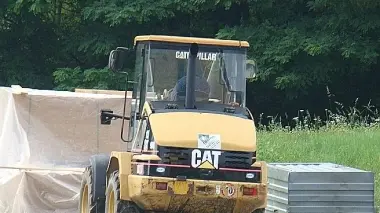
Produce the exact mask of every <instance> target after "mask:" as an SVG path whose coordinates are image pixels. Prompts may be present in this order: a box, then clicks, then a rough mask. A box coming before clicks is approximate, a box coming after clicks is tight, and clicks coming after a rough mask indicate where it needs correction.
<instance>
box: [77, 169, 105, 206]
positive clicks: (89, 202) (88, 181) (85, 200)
mask: <svg viewBox="0 0 380 213" xmlns="http://www.w3.org/2000/svg"><path fill="white" fill-rule="evenodd" d="M93 180H94V178H93V174H92V169H91V167H90V166H88V167H87V168H86V170H85V171H84V173H83V178H82V183H81V189H80V196H79V210H80V213H103V212H104V201H102V200H99V201H95V202H94V198H93V196H94V193H93V189H94V186H93V182H94V181H93Z"/></svg>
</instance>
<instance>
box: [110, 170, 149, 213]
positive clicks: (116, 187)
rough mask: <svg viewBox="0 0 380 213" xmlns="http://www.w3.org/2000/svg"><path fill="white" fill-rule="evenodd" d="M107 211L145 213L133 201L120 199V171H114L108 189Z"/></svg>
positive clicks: (112, 212) (113, 212) (114, 212)
mask: <svg viewBox="0 0 380 213" xmlns="http://www.w3.org/2000/svg"><path fill="white" fill-rule="evenodd" d="M106 213H144V211H142V210H141V209H140V208H139V207H138V206H137V205H136V204H134V203H133V202H131V201H126V200H120V182H119V171H114V172H113V173H112V174H111V175H110V178H109V180H108V186H107V190H106Z"/></svg>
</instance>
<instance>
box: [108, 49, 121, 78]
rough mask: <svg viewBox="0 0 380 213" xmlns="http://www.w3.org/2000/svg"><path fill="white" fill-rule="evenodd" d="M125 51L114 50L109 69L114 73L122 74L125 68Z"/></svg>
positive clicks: (109, 59) (109, 60)
mask: <svg viewBox="0 0 380 213" xmlns="http://www.w3.org/2000/svg"><path fill="white" fill-rule="evenodd" d="M123 53H124V51H123V50H118V49H116V50H112V51H111V53H110V56H109V58H108V68H109V69H110V70H112V71H113V72H120V71H121V70H123V68H124V57H123V55H124V54H123Z"/></svg>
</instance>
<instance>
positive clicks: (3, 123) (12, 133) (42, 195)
mask: <svg viewBox="0 0 380 213" xmlns="http://www.w3.org/2000/svg"><path fill="white" fill-rule="evenodd" d="M92 93H98V94H90V93H86V92H83V91H81V92H64V91H61V92H58V91H44V90H34V89H25V88H21V87H14V88H8V87H0V212H1V213H25V212H27V213H45V212H46V213H52V212H54V213H58V212H59V213H61V212H62V213H63V212H75V209H77V205H78V195H79V186H80V179H81V174H82V172H83V168H84V167H85V166H86V165H87V164H88V159H89V157H90V156H91V155H93V154H97V153H110V152H111V151H122V150H126V149H127V144H126V143H122V142H121V140H120V127H121V120H116V121H113V122H112V125H109V126H108V125H100V109H103V108H107V109H112V110H114V112H115V113H122V111H123V104H124V93H123V95H122V94H120V92H119V93H118V92H115V93H114V94H100V93H102V92H101V91H100V92H92ZM108 93H110V91H108ZM128 96H129V97H130V94H129V95H128ZM127 106H128V108H127V113H129V112H130V111H129V110H130V108H129V106H130V99H128V100H127ZM127 125H128V124H127ZM127 131H128V128H126V131H125V134H127V133H128V132H127Z"/></svg>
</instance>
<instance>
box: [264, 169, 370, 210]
mask: <svg viewBox="0 0 380 213" xmlns="http://www.w3.org/2000/svg"><path fill="white" fill-rule="evenodd" d="M268 181H269V188H268V189H269V190H268V193H269V195H268V207H267V209H266V213H274V212H276V213H316V212H328V213H341V212H345V213H354V212H355V213H358V212H361V213H375V207H374V206H375V203H374V200H375V198H374V197H375V196H374V193H375V191H374V181H375V180H374V174H373V173H372V172H368V171H363V170H359V169H355V168H350V167H346V166H342V165H337V164H332V163H271V164H269V165H268Z"/></svg>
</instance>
